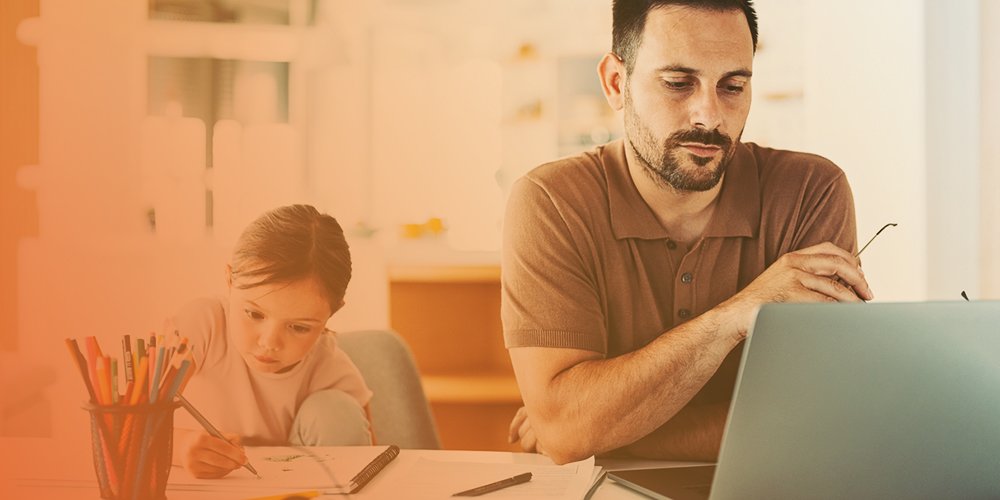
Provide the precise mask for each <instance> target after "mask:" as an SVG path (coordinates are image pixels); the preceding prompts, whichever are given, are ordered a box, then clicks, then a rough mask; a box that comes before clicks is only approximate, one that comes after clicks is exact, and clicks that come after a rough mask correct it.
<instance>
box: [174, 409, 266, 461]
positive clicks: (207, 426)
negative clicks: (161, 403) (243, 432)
mask: <svg viewBox="0 0 1000 500" xmlns="http://www.w3.org/2000/svg"><path fill="white" fill-rule="evenodd" d="M174 397H175V398H177V401H178V402H180V404H181V406H183V407H184V409H185V410H187V411H188V413H190V414H191V416H192V417H194V419H195V420H197V421H198V423H199V424H201V426H202V427H204V428H205V430H206V431H208V433H209V434H211V435H213V436H215V437H217V438H219V439H221V440H223V441H228V440H227V439H226V437H225V436H223V435H222V433H221V432H219V429H216V428H215V426H214V425H212V423H211V422H209V421H208V419H206V418H205V416H204V415H202V414H201V412H199V411H198V410H197V409H195V407H194V406H192V405H191V403H190V402H188V400H187V399H185V398H184V396H183V395H181V394H176V395H174ZM243 467H244V468H245V469H246V470H248V471H250V472H252V473H253V475H255V476H257V479H260V474H258V473H257V469H254V468H253V466H252V465H250V461H249V460H247V463H245V464H243Z"/></svg>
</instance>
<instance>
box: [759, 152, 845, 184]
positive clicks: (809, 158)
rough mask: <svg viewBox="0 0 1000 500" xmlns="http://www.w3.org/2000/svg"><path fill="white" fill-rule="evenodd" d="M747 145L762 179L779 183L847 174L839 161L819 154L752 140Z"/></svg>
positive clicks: (825, 178)
mask: <svg viewBox="0 0 1000 500" xmlns="http://www.w3.org/2000/svg"><path fill="white" fill-rule="evenodd" d="M745 146H746V147H747V148H748V150H749V151H750V154H751V155H752V156H753V158H754V160H755V162H756V164H757V170H758V175H759V176H760V178H761V179H762V180H766V181H772V182H774V183H778V184H785V183H787V182H795V183H812V182H823V181H827V182H829V181H832V180H834V179H836V178H838V177H840V176H842V175H844V172H843V170H841V169H840V167H838V166H837V164H835V163H834V162H832V161H830V160H829V159H827V158H825V157H823V156H820V155H818V154H814V153H805V152H802V151H791V150H787V149H775V148H769V147H765V146H760V145H758V144H755V143H752V142H748V143H745Z"/></svg>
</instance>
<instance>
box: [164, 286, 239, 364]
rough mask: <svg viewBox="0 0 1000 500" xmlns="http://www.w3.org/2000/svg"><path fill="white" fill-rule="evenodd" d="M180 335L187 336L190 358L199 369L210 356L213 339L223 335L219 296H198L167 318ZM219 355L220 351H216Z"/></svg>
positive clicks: (224, 325) (224, 314) (223, 325)
mask: <svg viewBox="0 0 1000 500" xmlns="http://www.w3.org/2000/svg"><path fill="white" fill-rule="evenodd" d="M169 321H170V322H171V323H172V324H173V328H174V329H176V330H177V333H179V334H180V335H181V336H182V337H187V339H188V345H189V346H190V348H191V360H192V361H193V362H194V366H195V369H196V370H197V371H200V370H201V368H202V367H203V366H205V364H206V363H212V362H213V361H218V360H212V359H208V358H210V357H211V356H210V355H209V354H210V353H212V352H213V351H212V347H213V345H212V344H213V339H216V338H219V337H218V336H221V335H225V331H226V312H225V305H224V304H223V303H222V299H221V298H200V299H195V300H192V301H191V302H188V303H187V304H185V305H184V306H183V307H181V309H180V310H179V311H178V312H177V314H176V315H175V316H174V317H173V318H170V320H169ZM216 354H218V355H219V356H221V354H220V353H216Z"/></svg>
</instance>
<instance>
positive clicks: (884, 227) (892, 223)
mask: <svg viewBox="0 0 1000 500" xmlns="http://www.w3.org/2000/svg"><path fill="white" fill-rule="evenodd" d="M889 226H898V224H896V223H895V222H890V223H888V224H886V225H884V226H882V229H879V230H878V232H877V233H875V236H872V239H870V240H868V243H865V246H863V247H861V250H858V253H856V254H854V256H855V257H858V256H860V255H861V252H864V251H865V249H866V248H868V245H871V244H872V242H873V241H875V238H878V235H880V234H882V231H885V230H886V228H888V227H889Z"/></svg>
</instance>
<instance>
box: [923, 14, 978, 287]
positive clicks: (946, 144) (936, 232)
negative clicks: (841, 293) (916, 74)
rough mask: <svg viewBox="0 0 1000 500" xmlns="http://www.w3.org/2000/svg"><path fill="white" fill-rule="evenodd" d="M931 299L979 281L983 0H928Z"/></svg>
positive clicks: (928, 169)
mask: <svg viewBox="0 0 1000 500" xmlns="http://www.w3.org/2000/svg"><path fill="white" fill-rule="evenodd" d="M926 20H927V22H926V23H925V28H926V30H927V32H926V42H925V43H926V54H927V60H926V68H925V71H924V76H925V85H926V93H927V96H926V105H927V118H926V122H925V123H926V133H927V135H926V145H925V151H926V154H927V228H928V232H927V257H928V267H927V273H928V276H927V278H928V280H927V286H928V290H927V292H928V298H930V299H942V300H948V299H950V300H956V299H959V298H960V293H961V291H962V290H966V291H967V292H968V293H969V294H970V295H971V296H972V297H973V298H979V297H981V293H980V286H979V280H980V275H979V262H980V259H979V253H980V239H979V229H980V223H979V222H980V214H979V192H980V188H979V173H980V161H979V158H980V150H979V126H980V123H979V113H980V99H979V96H980V92H979V84H980V80H979V67H980V58H979V50H980V48H979V22H978V20H979V0H950V1H948V2H944V1H940V0H938V1H934V0H930V1H927V2H926Z"/></svg>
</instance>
